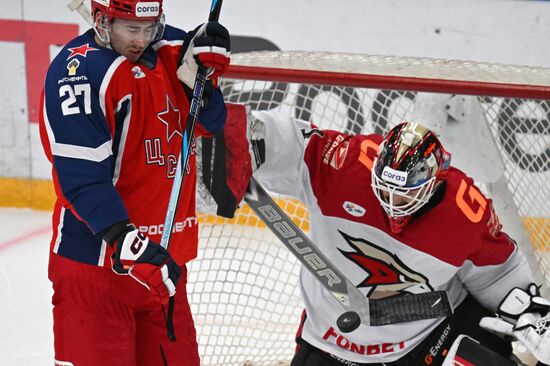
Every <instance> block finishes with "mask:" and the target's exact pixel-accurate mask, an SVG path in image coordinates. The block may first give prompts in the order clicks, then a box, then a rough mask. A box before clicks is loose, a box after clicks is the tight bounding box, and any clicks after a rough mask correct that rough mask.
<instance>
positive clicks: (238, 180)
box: [197, 103, 265, 218]
mask: <svg viewBox="0 0 550 366" xmlns="http://www.w3.org/2000/svg"><path fill="white" fill-rule="evenodd" d="M226 107H227V118H226V123H225V126H224V128H223V130H222V131H219V132H217V133H216V134H215V135H214V136H213V137H202V138H201V139H200V141H198V142H197V210H198V211H200V212H203V213H208V214H216V215H218V216H222V217H227V218H233V217H234V215H235V211H236V210H237V208H238V207H239V205H240V203H241V201H242V199H243V197H244V194H245V193H246V187H247V186H248V182H249V181H250V176H251V175H252V172H253V171H254V170H255V168H256V167H257V166H259V165H260V164H261V163H260V162H259V161H258V160H257V159H260V155H261V156H262V157H265V148H263V149H262V152H261V153H260V152H259V151H258V152H254V150H255V147H257V146H258V144H259V143H260V141H258V140H251V138H252V137H251V136H252V135H251V134H252V132H251V131H250V123H251V121H253V120H254V119H253V117H252V115H251V113H250V108H249V107H248V106H244V105H241V104H232V103H227V104H226ZM253 134H254V136H253V138H256V139H258V138H259V137H260V136H259V132H258V131H256V132H254V133H253ZM264 135H265V133H264ZM263 142H264V141H263V137H262V140H261V143H262V146H263Z"/></svg>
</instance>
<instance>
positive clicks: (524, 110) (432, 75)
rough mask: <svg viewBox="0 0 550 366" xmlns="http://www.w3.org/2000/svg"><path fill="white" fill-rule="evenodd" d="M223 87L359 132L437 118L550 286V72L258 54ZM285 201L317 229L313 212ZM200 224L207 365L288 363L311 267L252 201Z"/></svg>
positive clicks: (198, 300) (194, 281)
mask: <svg viewBox="0 0 550 366" xmlns="http://www.w3.org/2000/svg"><path fill="white" fill-rule="evenodd" d="M221 88H222V91H223V94H224V96H225V99H226V100H227V101H229V102H237V103H246V104H249V105H250V106H251V107H252V109H256V110H272V109H276V110H278V111H281V112H284V113H289V114H290V115H292V116H294V117H296V118H300V119H304V120H310V121H312V122H314V123H316V124H317V125H319V126H321V127H322V128H331V129H337V130H342V131H346V132H350V133H372V132H376V133H385V132H387V131H388V130H389V128H391V127H392V126H393V125H395V124H396V123H398V122H400V121H402V120H415V121H418V122H420V123H423V124H427V125H428V126H430V127H431V128H432V129H434V130H435V131H436V132H437V133H439V134H440V135H441V137H442V140H443V144H444V146H446V148H447V150H449V151H450V152H451V153H452V154H453V163H454V165H456V166H457V167H459V168H461V169H463V170H464V171H466V172H467V173H468V174H469V175H471V176H472V177H473V178H474V179H475V180H476V181H477V182H478V183H479V184H480V186H481V187H482V189H483V190H484V192H485V193H486V194H487V195H488V196H489V197H491V198H492V199H493V201H494V204H495V208H496V211H497V213H498V214H499V216H500V219H501V221H502V222H503V224H504V229H505V231H506V232H508V233H509V234H510V235H511V236H512V237H513V238H515V239H516V240H517V241H518V243H519V244H520V246H521V247H522V248H523V250H524V251H525V252H526V253H527V256H528V258H529V260H530V264H531V266H532V268H533V269H534V271H535V272H536V275H537V278H538V280H539V282H541V283H543V284H545V285H546V288H548V286H549V285H550V205H549V204H548V202H549V199H548V197H549V196H550V185H549V184H548V182H549V181H550V69H545V68H537V67H525V66H513V65H498V64H488V63H476V62H469V61H456V60H435V59H427V58H411V57H388V56H371V55H361V54H340V53H323V52H254V53H243V54H236V55H232V64H231V66H230V68H229V70H228V72H227V73H226V74H225V77H224V79H223V80H222V83H221ZM279 203H280V204H281V206H283V208H284V209H285V210H286V211H287V212H288V213H289V215H290V216H291V217H293V219H294V220H295V221H296V222H297V223H298V224H299V225H300V226H301V227H302V228H304V230H306V231H307V229H308V216H307V210H306V209H305V208H304V207H303V206H302V205H301V204H300V203H299V202H297V201H295V200H289V199H285V198H283V197H281V198H279ZM199 219H200V221H201V223H202V225H201V229H200V241H201V242H200V247H199V258H198V259H197V260H196V261H194V262H192V263H191V264H190V272H189V285H190V291H189V292H190V300H191V304H192V309H193V312H194V316H195V319H196V323H197V331H198V337H199V347H200V351H201V356H202V360H203V364H204V365H243V364H247V365H277V364H279V365H283V364H285V363H284V362H288V361H289V360H290V358H291V357H292V353H293V350H294V344H293V339H294V333H295V331H296V329H297V327H298V321H299V317H300V314H301V307H302V305H301V303H300V299H299V293H298V290H297V287H296V284H297V276H298V271H299V265H298V264H297V262H296V260H295V259H294V258H293V257H292V256H291V255H290V254H289V253H288V251H287V250H286V248H284V246H283V245H282V244H280V243H279V242H278V241H277V239H276V238H275V237H274V236H273V235H272V234H271V233H270V232H269V230H267V229H265V227H264V226H263V225H262V223H261V222H259V220H258V219H257V218H256V217H255V216H254V214H253V213H252V212H251V211H250V210H249V209H248V208H247V207H246V206H243V207H242V208H241V209H240V210H239V213H238V215H237V217H236V218H235V219H233V220H221V219H217V218H213V217H211V216H208V215H200V217H199ZM546 291H547V290H546ZM546 294H548V292H546ZM278 362H283V363H278Z"/></svg>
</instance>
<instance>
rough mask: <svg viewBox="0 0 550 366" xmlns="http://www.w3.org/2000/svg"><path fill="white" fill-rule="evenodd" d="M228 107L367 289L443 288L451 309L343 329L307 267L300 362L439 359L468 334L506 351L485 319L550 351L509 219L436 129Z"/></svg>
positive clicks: (262, 177) (328, 250) (271, 180)
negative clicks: (330, 122)
mask: <svg viewBox="0 0 550 366" xmlns="http://www.w3.org/2000/svg"><path fill="white" fill-rule="evenodd" d="M229 111H230V113H229V116H228V121H229V120H233V119H234V118H236V117H234V116H232V114H233V113H238V114H239V115H240V117H239V118H237V120H241V121H243V120H248V124H249V125H248V131H249V132H248V138H249V141H250V146H251V147H252V150H253V153H252V154H251V156H252V160H253V161H254V162H255V164H253V166H254V165H255V166H259V168H258V170H257V171H256V172H255V173H254V176H255V178H256V179H257V180H258V181H259V182H260V183H261V184H262V185H263V186H264V187H265V188H267V189H269V190H271V191H272V192H275V193H279V194H284V195H289V196H293V197H297V198H299V199H300V200H301V201H302V202H304V203H305V204H306V206H307V207H308V209H309V213H310V227H311V231H310V235H309V236H310V237H311V239H312V240H313V242H314V243H315V244H316V245H317V246H318V247H319V249H320V250H321V252H323V254H324V255H325V256H326V257H327V258H328V259H330V260H331V261H332V263H333V264H334V265H335V266H336V267H337V268H338V269H339V270H340V271H341V272H342V273H343V274H344V275H345V276H346V277H347V278H348V279H349V280H350V281H351V282H352V283H353V284H354V285H355V286H356V287H357V288H358V289H359V290H360V291H361V292H363V293H364V295H365V296H367V297H368V298H370V299H372V300H374V299H382V298H389V297H393V296H399V295H405V294H421V293H426V292H433V291H445V292H446V294H447V297H448V299H449V302H450V305H451V308H452V310H453V314H452V315H450V316H448V317H439V318H432V319H424V320H416V321H409V322H400V323H395V324H388V325H381V326H368V325H365V324H361V325H359V326H358V327H357V328H356V329H355V330H353V331H351V332H349V333H344V331H341V330H339V328H338V325H337V320H338V318H339V317H340V315H341V314H342V313H343V307H342V306H341V304H340V303H338V301H337V300H335V298H334V297H333V294H331V293H330V292H329V291H328V290H327V289H326V288H325V287H323V286H322V284H321V282H320V281H319V280H318V279H317V278H316V277H315V276H314V275H313V274H312V272H310V271H308V270H307V269H306V268H302V271H301V275H300V288H301V293H302V298H303V301H304V304H305V311H304V314H303V319H302V322H301V325H300V329H299V332H298V334H297V338H296V340H297V343H298V347H297V352H296V354H295V356H294V359H293V361H292V364H291V365H292V366H323V365H330V366H337V365H396V366H397V365H399V366H401V365H403V366H405V365H406V366H411V365H415V366H417V365H441V364H442V362H443V360H444V358H445V355H446V354H447V351H448V350H449V349H450V347H451V344H452V343H453V341H454V340H455V339H456V338H457V337H458V336H459V335H466V336H469V337H471V338H474V339H475V340H477V341H479V342H481V344H482V345H484V346H485V347H487V348H489V349H492V350H493V351H495V352H497V353H499V354H501V355H504V356H506V357H509V356H510V355H511V353H512V349H511V345H510V342H509V341H507V340H503V339H502V338H500V337H498V336H496V335H495V334H493V333H491V332H488V331H486V330H485V329H482V328H481V327H480V326H479V322H480V320H481V319H482V318H484V320H485V322H484V325H485V326H486V328H488V329H490V330H491V331H493V332H494V331H497V332H498V329H499V328H501V329H504V330H505V331H502V332H500V333H508V334H510V335H512V333H514V332H516V333H517V332H522V331H526V332H529V336H525V337H523V339H522V337H521V336H520V337H518V335H519V334H513V335H514V336H516V337H517V338H520V339H522V340H525V339H527V338H530V341H529V340H527V341H526V342H527V343H529V342H530V344H529V345H528V344H527V343H526V345H527V346H528V348H529V349H530V350H532V351H533V350H535V352H534V354H535V355H536V356H537V357H539V358H540V359H541V360H543V361H546V360H548V359H550V332H546V331H545V329H547V328H548V323H549V321H548V319H549V315H548V310H549V308H550V302H548V301H547V300H545V299H543V298H541V297H540V295H539V293H538V290H537V287H536V286H534V285H531V283H532V282H533V278H532V275H531V272H530V269H529V268H528V266H527V263H526V260H525V257H524V256H523V254H522V253H521V252H520V251H519V250H518V247H517V245H516V243H515V242H514V241H513V240H512V239H511V238H510V237H509V236H508V235H507V234H505V233H504V232H503V231H502V230H501V225H500V223H499V220H498V218H497V215H496V213H495V211H494V209H493V206H492V202H491V200H490V199H488V198H486V197H485V196H484V195H483V193H482V192H481V191H480V190H479V189H478V188H477V187H476V185H475V184H474V182H473V180H472V179H471V178H470V177H468V176H467V175H465V174H464V173H463V172H462V171H460V170H458V169H456V168H454V167H452V166H451V165H450V161H451V160H450V154H449V153H447V152H446V151H445V149H444V148H443V146H442V145H441V143H440V141H439V139H438V138H437V137H436V136H435V134H434V133H433V132H432V131H430V130H428V129H427V128H425V127H423V126H421V125H419V124H416V123H402V124H399V125H398V126H396V127H394V128H393V129H391V131H389V133H388V134H387V135H386V136H380V135H376V134H372V135H355V136H354V135H349V134H345V133H340V132H338V131H331V130H321V129H318V128H316V127H315V126H314V125H312V124H310V123H307V122H304V121H300V120H296V119H293V118H291V117H289V116H287V115H283V114H280V113H275V112H270V111H258V112H253V113H251V114H248V115H247V113H246V112H245V108H244V107H241V110H240V111H239V110H238V109H235V108H231V109H229ZM216 138H218V137H216ZM226 138H227V132H226ZM218 145H221V144H216V146H218ZM283 147H284V148H283ZM517 299H520V300H519V301H517ZM415 306H422V304H411V306H410V308H411V311H414V310H415ZM387 311H391V309H387ZM495 312H497V313H498V314H499V318H492V316H493V315H494V313H495ZM529 314H530V315H529ZM527 315H529V316H531V315H532V316H531V317H530V318H529V317H526V316H527ZM544 316H546V317H545V318H544ZM541 318H542V319H543V320H541ZM520 319H523V321H520ZM537 319H538V320H537ZM544 319H546V320H544ZM534 321H535V323H536V326H532V325H533V324H535V323H534ZM516 322H517V324H516V325H515V326H514V325H513V324H515V323H516ZM503 324H504V325H503ZM505 324H512V325H509V327H507V326H505ZM544 324H546V325H544ZM521 327H523V328H521ZM545 327H546V328H545ZM537 353H538V354H537ZM451 364H454V363H451Z"/></svg>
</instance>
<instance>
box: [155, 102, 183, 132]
mask: <svg viewBox="0 0 550 366" xmlns="http://www.w3.org/2000/svg"><path fill="white" fill-rule="evenodd" d="M157 116H158V118H159V119H160V121H161V122H162V123H164V124H165V125H166V139H167V140H168V142H170V140H171V139H172V137H173V136H174V135H180V137H183V135H182V133H181V114H180V110H179V109H176V108H174V105H173V104H172V101H171V100H170V98H168V95H166V110H165V111H163V112H159V113H158V114H157Z"/></svg>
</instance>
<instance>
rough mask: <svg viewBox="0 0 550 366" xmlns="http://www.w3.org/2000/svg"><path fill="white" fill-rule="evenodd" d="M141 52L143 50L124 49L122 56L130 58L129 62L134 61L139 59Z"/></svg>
mask: <svg viewBox="0 0 550 366" xmlns="http://www.w3.org/2000/svg"><path fill="white" fill-rule="evenodd" d="M142 54H143V51H130V50H128V51H126V52H125V53H124V56H126V58H127V59H128V60H130V62H132V63H136V62H137V60H139V58H140V57H141V55H142Z"/></svg>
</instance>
